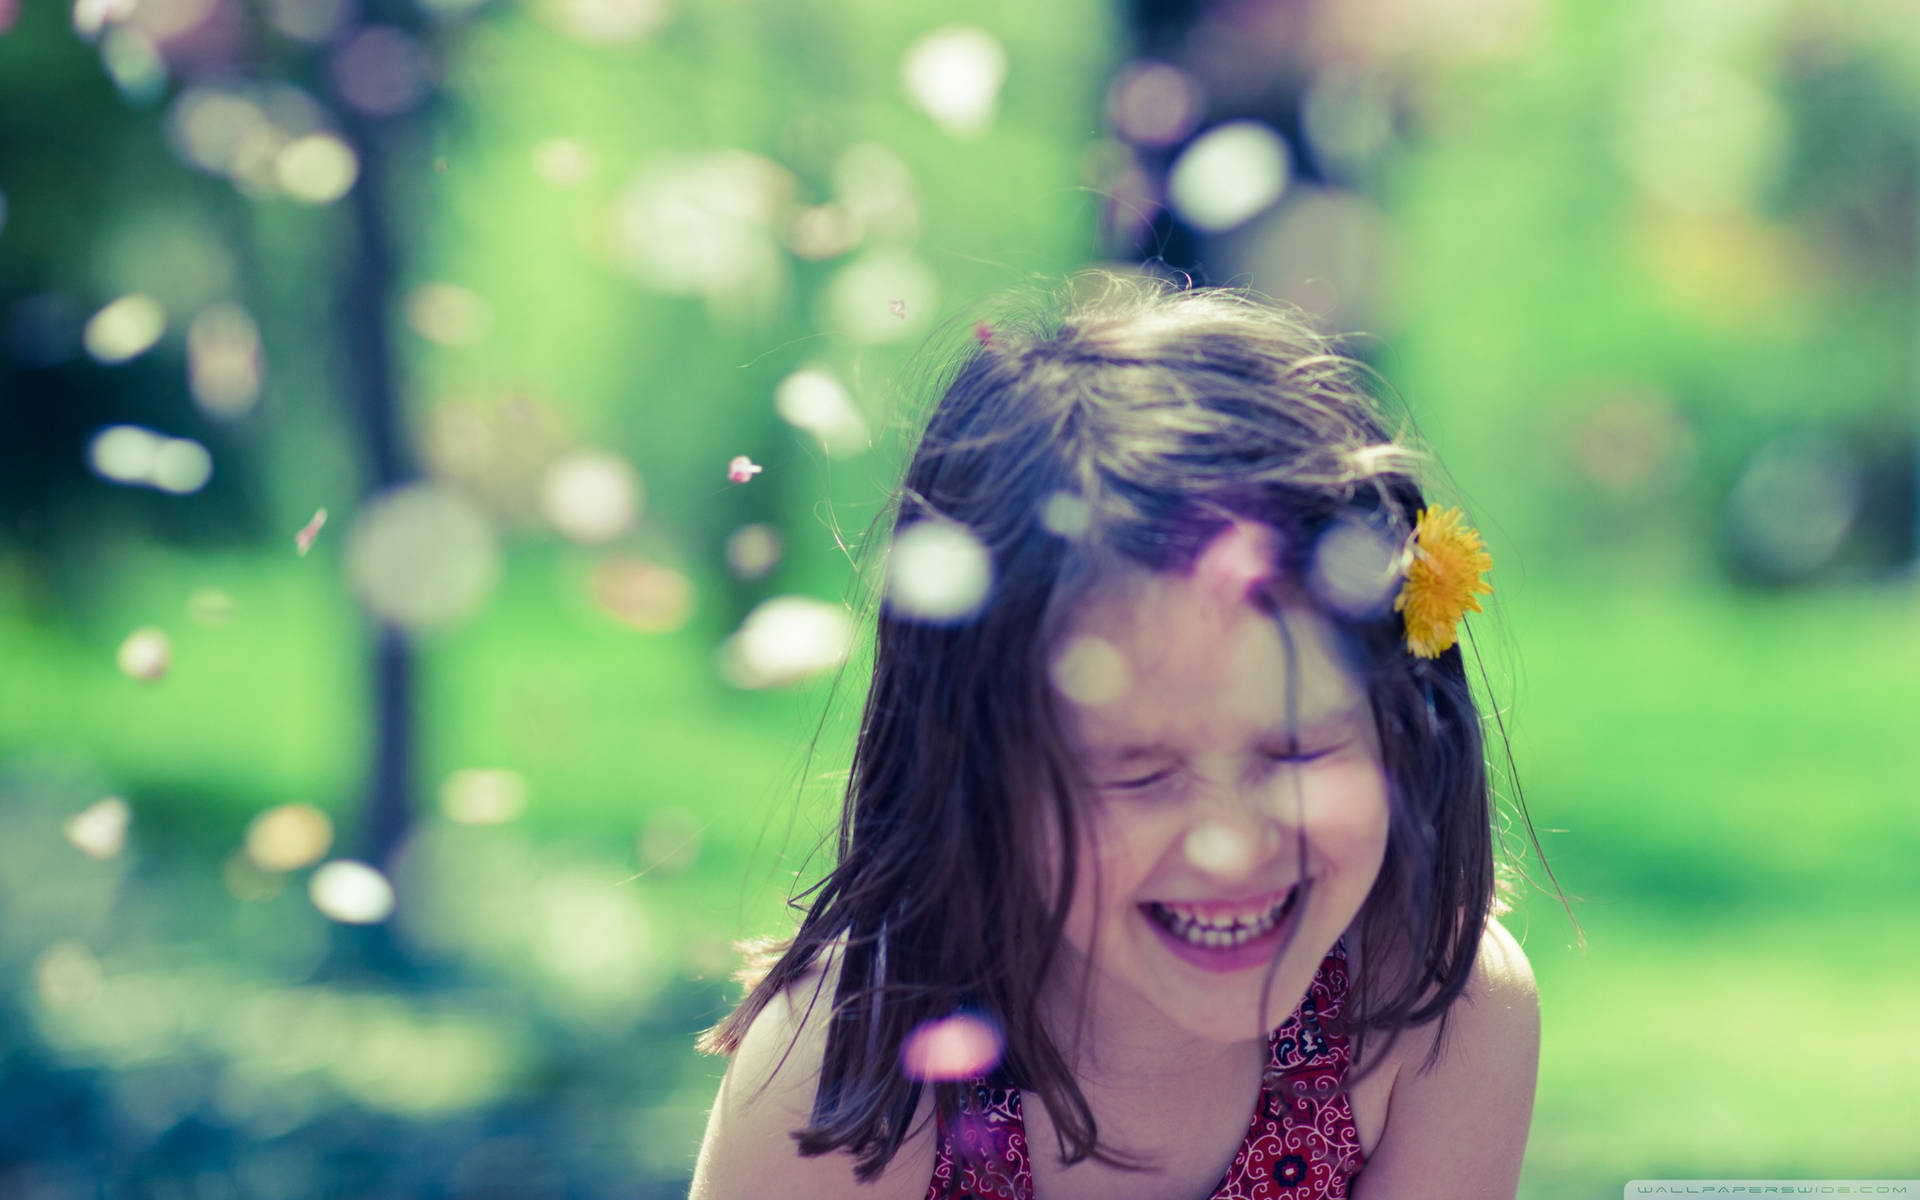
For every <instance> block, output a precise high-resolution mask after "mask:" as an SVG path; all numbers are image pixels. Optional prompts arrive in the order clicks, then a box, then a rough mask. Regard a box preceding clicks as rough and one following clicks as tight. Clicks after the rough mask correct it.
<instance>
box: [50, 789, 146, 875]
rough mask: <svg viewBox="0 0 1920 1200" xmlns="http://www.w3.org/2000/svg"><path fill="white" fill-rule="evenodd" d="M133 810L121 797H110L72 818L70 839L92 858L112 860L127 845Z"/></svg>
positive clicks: (67, 830)
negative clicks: (128, 827) (128, 828)
mask: <svg viewBox="0 0 1920 1200" xmlns="http://www.w3.org/2000/svg"><path fill="white" fill-rule="evenodd" d="M132 820H133V809H132V808H131V807H129V806H128V804H127V802H126V801H125V800H123V799H121V798H120V797H118V796H108V797H107V798H106V799H104V800H101V801H99V802H98V803H96V804H90V805H88V806H87V807H86V808H85V809H82V810H81V811H80V812H78V813H76V814H75V815H74V816H72V817H71V818H69V819H68V821H67V824H66V827H65V832H66V835H67V840H68V841H69V842H72V843H73V844H74V846H75V847H76V848H77V849H78V850H79V851H80V852H81V853H82V854H85V855H86V856H87V857H89V858H98V859H109V858H112V857H113V856H114V855H116V854H118V853H120V851H121V849H122V848H124V847H125V846H126V844H127V825H128V824H129V823H130V822H132Z"/></svg>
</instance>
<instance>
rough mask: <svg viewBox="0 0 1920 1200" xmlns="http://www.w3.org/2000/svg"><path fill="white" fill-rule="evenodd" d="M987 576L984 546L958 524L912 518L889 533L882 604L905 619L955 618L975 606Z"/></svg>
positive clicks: (988, 568)
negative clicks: (890, 542)
mask: <svg viewBox="0 0 1920 1200" xmlns="http://www.w3.org/2000/svg"><path fill="white" fill-rule="evenodd" d="M992 578H993V561H992V558H991V557H990V556H989V555H988V553H987V548H986V547H985V546H983V545H981V544H980V539H978V538H976V537H974V536H973V534H972V533H970V532H969V531H968V530H967V529H966V528H965V527H964V526H961V525H958V524H956V523H954V522H952V521H944V520H925V521H916V522H915V523H913V524H912V525H909V526H908V527H907V528H906V529H905V530H903V531H901V533H900V535H899V536H898V537H896V538H895V539H894V543H893V552H892V554H891V556H890V558H889V561H888V564H887V605H888V607H890V608H891V609H892V610H893V611H894V613H895V614H896V615H897V616H900V617H904V618H906V619H908V620H915V619H917V620H922V621H932V622H945V621H958V620H961V619H963V618H965V617H968V616H971V615H972V614H973V613H974V611H975V610H976V609H978V608H979V607H980V604H981V602H982V601H984V600H985V599H986V598H987V589H988V586H989V585H990V584H991V582H992Z"/></svg>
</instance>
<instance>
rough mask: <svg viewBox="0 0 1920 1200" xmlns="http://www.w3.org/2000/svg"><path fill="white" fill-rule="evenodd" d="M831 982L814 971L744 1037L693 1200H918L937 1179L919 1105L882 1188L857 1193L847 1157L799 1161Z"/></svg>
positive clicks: (704, 1145) (706, 1143)
mask: <svg viewBox="0 0 1920 1200" xmlns="http://www.w3.org/2000/svg"><path fill="white" fill-rule="evenodd" d="M835 977H836V972H835V970H834V967H833V965H832V964H831V963H829V964H827V965H826V966H825V967H824V968H817V969H816V970H814V971H812V972H809V973H808V974H807V975H806V976H804V977H803V978H802V979H800V980H799V981H798V982H796V983H795V984H794V985H793V986H791V987H789V988H788V989H787V990H786V991H785V992H783V993H781V994H780V995H779V996H777V997H775V998H774V1000H773V1001H772V1002H771V1003H769V1004H768V1005H767V1006H766V1008H764V1009H762V1010H761V1011H760V1013H759V1015H758V1016H756V1017H755V1018H754V1020H753V1024H752V1025H750V1026H749V1027H748V1029H747V1035H746V1037H745V1038H744V1039H742V1041H741V1043H740V1048H739V1049H738V1050H737V1051H735V1052H734V1055H733V1060H732V1062H731V1063H729V1064H728V1067H727V1073H726V1077H725V1078H724V1079H722V1080H721V1083H720V1094H719V1096H718V1097H717V1098H716V1099H715V1101H714V1105H713V1111H712V1113H711V1114H710V1115H709V1116H708V1118H707V1132H706V1137H705V1138H704V1139H703V1140H702V1142H701V1144H700V1157H699V1161H698V1163H697V1164H696V1165H695V1167H694V1173H693V1192H692V1197H691V1200H736V1198H738V1200H746V1198H748V1197H755V1198H757V1197H761V1196H768V1195H775V1194H778V1195H781V1196H786V1197H794V1198H795V1200H813V1198H816V1197H817V1198H819V1200H827V1198H829V1197H833V1198H836V1200H837V1198H840V1197H848V1196H857V1197H863V1198H866V1200H919V1198H920V1197H922V1196H924V1195H925V1194H926V1190H927V1183H928V1181H929V1180H930V1179H931V1178H932V1175H933V1153H934V1146H933V1123H932V1121H931V1120H929V1119H927V1118H928V1117H929V1116H930V1115H931V1112H932V1105H931V1102H930V1100H929V1099H927V1098H925V1097H923V1098H922V1101H921V1109H920V1112H919V1113H918V1114H916V1115H915V1118H914V1122H913V1125H912V1127H911V1128H912V1132H911V1133H910V1134H909V1136H908V1138H907V1140H906V1142H905V1143H903V1144H902V1146H901V1147H900V1152H899V1153H898V1154H896V1155H895V1156H894V1159H893V1161H892V1162H891V1163H889V1164H888V1165H887V1169H886V1170H885V1171H884V1172H882V1173H881V1175H880V1178H878V1179H876V1180H875V1181H874V1182H872V1183H870V1184H862V1183H859V1182H858V1181H857V1180H855V1178H854V1175H853V1157H852V1156H851V1155H849V1154H846V1153H835V1154H823V1155H817V1156H815V1157H812V1158H803V1157H801V1155H800V1152H799V1149H798V1147H797V1146H796V1145H795V1143H794V1140H793V1136H792V1135H793V1133H794V1131H795V1130H798V1129H800V1128H802V1127H803V1126H805V1125H806V1124H807V1123H808V1118H809V1116H810V1115H811V1113H812V1111H813V1099H814V1093H815V1091H816V1090H817V1088H818V1086H819V1082H820V1063H821V1060H822V1059H823V1058H824V1057H825V1054H826V1030H827V1018H828V1014H829V1012H830V1011H831V1009H832V1006H833V993H834V983H835V981H836V979H835Z"/></svg>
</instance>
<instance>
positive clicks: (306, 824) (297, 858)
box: [247, 804, 333, 871]
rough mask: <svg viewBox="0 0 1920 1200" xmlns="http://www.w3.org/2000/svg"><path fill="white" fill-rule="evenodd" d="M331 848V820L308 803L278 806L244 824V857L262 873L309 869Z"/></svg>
mask: <svg viewBox="0 0 1920 1200" xmlns="http://www.w3.org/2000/svg"><path fill="white" fill-rule="evenodd" d="M332 845H333V821H332V819H331V818H329V817H328V816H327V814H326V813H324V812H321V811H320V810H319V809H317V808H315V807H314V806H313V805H311V804H281V805H278V806H276V807H274V808H269V809H267V810H266V811H265V812H263V813H260V814H259V815H258V816H256V817H254V818H253V820H251V821H249V822H248V823H247V857H248V858H249V859H251V860H252V861H253V865H254V866H256V867H259V868H260V869H261V870H263V871H294V870H298V869H299V868H301V867H304V866H309V865H311V864H313V863H316V862H319V861H320V859H321V857H322V856H324V855H325V854H326V852H327V850H328V849H329V848H330V847H331V846H332Z"/></svg>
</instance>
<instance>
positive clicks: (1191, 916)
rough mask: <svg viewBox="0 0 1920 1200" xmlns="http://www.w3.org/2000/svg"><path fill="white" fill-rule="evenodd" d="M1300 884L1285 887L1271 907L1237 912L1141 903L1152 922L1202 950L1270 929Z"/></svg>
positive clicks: (1242, 941) (1289, 907) (1223, 946)
mask: <svg viewBox="0 0 1920 1200" xmlns="http://www.w3.org/2000/svg"><path fill="white" fill-rule="evenodd" d="M1299 896H1300V888H1299V886H1298V885H1297V884H1296V885H1295V886H1293V887H1291V888H1288V889H1287V893H1286V895H1285V896H1282V897H1281V898H1280V900H1279V901H1278V902H1277V903H1275V904H1274V905H1273V906H1272V907H1270V908H1266V909H1256V910H1253V911H1246V912H1237V913H1217V912H1216V913H1204V912H1201V911H1200V910H1199V909H1198V908H1195V907H1188V906H1186V905H1181V904H1163V903H1161V902H1159V901H1157V900H1154V901H1148V902H1147V903H1145V904H1142V905H1141V906H1140V908H1141V910H1142V911H1143V912H1145V913H1146V914H1147V916H1148V918H1149V919H1151V920H1152V921H1153V922H1154V924H1156V925H1158V926H1160V927H1161V928H1162V929H1164V930H1166V931H1167V932H1168V933H1170V934H1172V935H1173V936H1174V937H1176V938H1179V939H1180V940H1181V941H1183V942H1185V943H1187V944H1188V945H1190V946H1196V947H1198V948H1200V949H1203V950H1227V949H1232V948H1234V947H1236V946H1244V945H1246V944H1247V943H1248V942H1251V941H1254V940H1255V939H1257V938H1261V937H1264V936H1266V935H1267V934H1269V933H1272V932H1273V930H1274V929H1275V928H1276V927H1277V926H1278V925H1279V924H1280V923H1281V922H1282V921H1284V920H1286V919H1287V915H1288V914H1289V913H1291V912H1292V911H1293V907H1294V904H1295V903H1296V901H1297V900H1298V899H1299Z"/></svg>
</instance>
